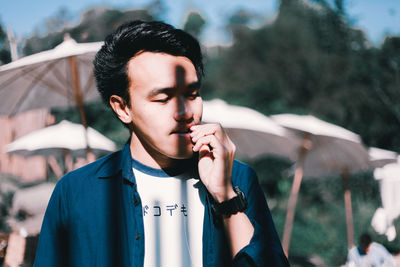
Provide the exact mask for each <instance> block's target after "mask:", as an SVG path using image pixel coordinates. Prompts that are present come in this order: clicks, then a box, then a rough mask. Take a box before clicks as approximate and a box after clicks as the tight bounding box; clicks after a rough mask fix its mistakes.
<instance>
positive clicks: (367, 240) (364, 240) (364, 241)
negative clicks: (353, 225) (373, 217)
mask: <svg viewBox="0 0 400 267" xmlns="http://www.w3.org/2000/svg"><path fill="white" fill-rule="evenodd" d="M359 242H360V250H361V253H362V254H365V253H366V250H367V248H368V247H369V245H370V244H371V243H372V239H371V236H370V235H369V234H367V233H363V234H362V235H361V236H360V241H359Z"/></svg>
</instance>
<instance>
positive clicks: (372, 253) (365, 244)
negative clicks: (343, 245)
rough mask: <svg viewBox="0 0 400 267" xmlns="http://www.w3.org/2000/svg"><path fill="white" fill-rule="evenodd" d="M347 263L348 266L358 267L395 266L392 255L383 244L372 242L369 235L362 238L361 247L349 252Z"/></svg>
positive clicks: (364, 234) (365, 234) (363, 235)
mask: <svg viewBox="0 0 400 267" xmlns="http://www.w3.org/2000/svg"><path fill="white" fill-rule="evenodd" d="M347 262H348V266H357V267H368V266H375V267H378V266H386V267H393V266H394V261H393V257H392V255H391V254H390V253H389V252H388V251H387V250H386V248H385V247H384V246H382V245H381V244H378V243H376V242H372V239H371V236H370V235H369V234H367V233H363V234H362V235H361V236H360V241H359V246H358V247H353V248H352V249H351V250H350V251H349V255H348V258H347Z"/></svg>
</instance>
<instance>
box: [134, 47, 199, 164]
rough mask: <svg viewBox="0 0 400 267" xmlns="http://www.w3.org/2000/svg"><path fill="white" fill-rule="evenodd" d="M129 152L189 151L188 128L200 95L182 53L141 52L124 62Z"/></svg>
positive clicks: (167, 154) (173, 154) (195, 120)
mask: <svg viewBox="0 0 400 267" xmlns="http://www.w3.org/2000/svg"><path fill="white" fill-rule="evenodd" d="M128 77H129V79H130V87H129V94H130V100H131V108H130V119H131V121H132V125H133V132H132V141H131V150H132V154H133V156H134V157H135V158H136V159H138V160H142V161H145V162H144V163H146V159H141V158H142V157H143V156H145V157H148V156H150V157H151V158H153V159H155V160H158V161H163V160H164V161H168V160H171V159H185V158H190V157H192V155H193V151H192V147H193V145H192V142H191V138H190V135H189V128H190V127H191V126H193V125H195V124H199V123H200V121H201V115H202V111H203V110H202V99H201V97H200V96H199V89H200V88H199V86H200V84H199V81H198V78H197V74H196V70H195V68H194V66H193V64H192V62H191V61H190V60H189V59H188V58H186V57H177V56H172V55H169V54H164V53H153V52H143V53H140V54H138V55H136V56H135V57H133V58H132V59H131V60H130V61H129V62H128Z"/></svg>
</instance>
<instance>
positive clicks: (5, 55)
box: [0, 24, 11, 65]
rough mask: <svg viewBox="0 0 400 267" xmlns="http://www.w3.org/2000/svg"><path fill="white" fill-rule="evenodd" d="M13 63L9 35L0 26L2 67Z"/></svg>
mask: <svg viewBox="0 0 400 267" xmlns="http://www.w3.org/2000/svg"><path fill="white" fill-rule="evenodd" d="M10 61H11V54H10V49H9V45H8V38H7V34H6V32H5V30H4V28H3V26H2V25H1V24H0V65H2V64H7V63H8V62H10Z"/></svg>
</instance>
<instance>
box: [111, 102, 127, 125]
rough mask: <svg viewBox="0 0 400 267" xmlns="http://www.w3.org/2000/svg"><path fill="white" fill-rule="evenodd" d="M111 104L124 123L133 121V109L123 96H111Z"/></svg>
mask: <svg viewBox="0 0 400 267" xmlns="http://www.w3.org/2000/svg"><path fill="white" fill-rule="evenodd" d="M110 106H111V108H112V109H113V110H114V112H115V114H117V116H118V118H119V119H120V120H121V121H122V122H123V123H125V124H129V123H131V122H132V113H131V110H130V108H129V107H128V105H127V104H126V103H125V100H124V99H123V98H122V97H120V96H118V95H112V96H110Z"/></svg>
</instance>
